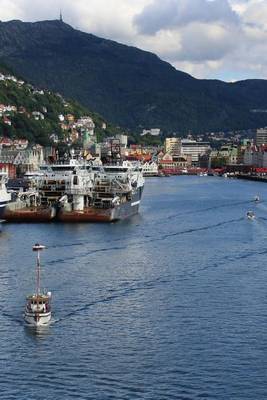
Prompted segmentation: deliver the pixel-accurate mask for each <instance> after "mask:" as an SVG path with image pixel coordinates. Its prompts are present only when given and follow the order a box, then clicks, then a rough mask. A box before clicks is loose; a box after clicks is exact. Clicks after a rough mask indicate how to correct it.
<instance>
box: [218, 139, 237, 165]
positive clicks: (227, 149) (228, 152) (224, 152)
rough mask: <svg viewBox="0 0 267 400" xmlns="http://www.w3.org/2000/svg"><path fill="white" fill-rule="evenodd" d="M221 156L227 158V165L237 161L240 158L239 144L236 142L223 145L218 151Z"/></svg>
mask: <svg viewBox="0 0 267 400" xmlns="http://www.w3.org/2000/svg"><path fill="white" fill-rule="evenodd" d="M218 156H219V157H220V158H225V160H226V164H227V165H232V164H236V163H237V159H238V146H237V145H236V144H227V145H224V146H222V147H221V149H220V151H219V152H218Z"/></svg>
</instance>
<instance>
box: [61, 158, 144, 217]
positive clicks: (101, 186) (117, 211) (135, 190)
mask: <svg viewBox="0 0 267 400" xmlns="http://www.w3.org/2000/svg"><path fill="white" fill-rule="evenodd" d="M91 171H92V173H93V174H94V177H93V184H92V187H91V190H90V191H89V193H87V194H85V193H84V189H83V187H82V186H81V187H79V185H78V182H77V186H76V191H75V192H72V191H71V190H70V192H69V193H66V196H65V197H64V201H63V202H62V204H61V207H60V208H59V211H58V215H57V219H58V220H60V221H64V222H115V221H118V220H122V219H126V218H129V217H131V216H132V215H134V214H136V213H138V210H139V205H140V201H141V197H142V192H143V187H144V178H143V174H142V168H141V167H140V166H139V165H133V164H131V163H129V162H123V163H122V164H121V165H104V166H101V167H99V166H98V167H92V168H91Z"/></svg>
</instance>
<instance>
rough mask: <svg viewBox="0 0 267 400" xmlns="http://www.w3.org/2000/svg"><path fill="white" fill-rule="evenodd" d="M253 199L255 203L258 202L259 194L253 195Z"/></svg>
mask: <svg viewBox="0 0 267 400" xmlns="http://www.w3.org/2000/svg"><path fill="white" fill-rule="evenodd" d="M254 201H255V203H258V202H259V201H260V196H258V195H257V196H255V197H254Z"/></svg>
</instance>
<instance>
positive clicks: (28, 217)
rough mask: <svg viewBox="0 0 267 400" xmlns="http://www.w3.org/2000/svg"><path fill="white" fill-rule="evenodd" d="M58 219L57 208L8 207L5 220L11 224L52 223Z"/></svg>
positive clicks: (5, 211)
mask: <svg viewBox="0 0 267 400" xmlns="http://www.w3.org/2000/svg"><path fill="white" fill-rule="evenodd" d="M55 217H56V208H55V207H47V208H44V207H22V208H17V207H12V205H7V207H6V208H5V210H4V212H3V218H4V219H5V220H6V221H9V222H50V221H52V220H53V219H54V218H55Z"/></svg>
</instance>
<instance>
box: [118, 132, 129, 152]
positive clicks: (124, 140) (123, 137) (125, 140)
mask: <svg viewBox="0 0 267 400" xmlns="http://www.w3.org/2000/svg"><path fill="white" fill-rule="evenodd" d="M116 139H118V140H119V141H120V144H121V147H123V148H124V149H126V147H127V144H128V136H127V135H116Z"/></svg>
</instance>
